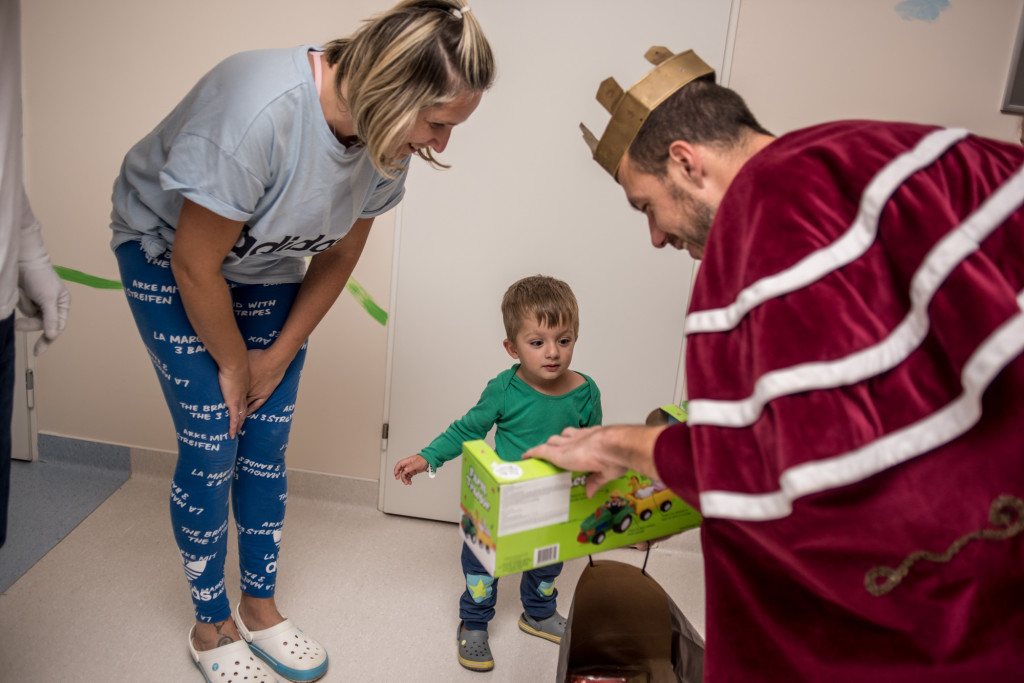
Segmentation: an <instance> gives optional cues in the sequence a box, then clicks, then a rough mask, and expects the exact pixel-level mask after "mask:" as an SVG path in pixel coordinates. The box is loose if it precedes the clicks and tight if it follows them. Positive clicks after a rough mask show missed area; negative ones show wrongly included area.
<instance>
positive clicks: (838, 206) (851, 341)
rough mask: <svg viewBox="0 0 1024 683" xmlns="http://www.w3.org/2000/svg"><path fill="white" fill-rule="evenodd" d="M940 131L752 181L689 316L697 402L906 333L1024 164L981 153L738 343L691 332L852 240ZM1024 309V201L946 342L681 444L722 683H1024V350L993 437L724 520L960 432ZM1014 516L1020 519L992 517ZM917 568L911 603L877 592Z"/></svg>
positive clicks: (942, 325) (809, 148) (990, 241)
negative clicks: (718, 500) (933, 258)
mask: <svg viewBox="0 0 1024 683" xmlns="http://www.w3.org/2000/svg"><path fill="white" fill-rule="evenodd" d="M933 130H935V129H933V128H929V127H924V126H916V125H908V124H887V123H878V122H867V121H850V122H837V123H830V124H825V125H822V126H817V127H814V128H809V129H805V130H801V131H797V132H795V133H791V134H789V135H786V136H783V137H781V138H779V139H778V140H776V141H774V142H773V143H772V144H771V145H769V146H768V147H767V148H766V149H765V150H763V151H762V152H760V153H759V154H758V155H756V156H755V157H754V158H752V159H751V160H750V161H749V162H748V163H747V164H746V165H745V166H744V168H743V170H742V171H741V172H740V174H739V175H738V176H737V177H736V179H735V180H734V182H733V184H732V185H731V187H730V189H729V191H728V193H727V194H726V196H725V198H724V200H723V202H722V205H721V207H720V208H719V211H718V213H717V215H716V218H715V223H714V226H713V228H712V231H711V236H710V239H709V242H708V245H707V249H706V252H705V258H704V261H703V263H702V265H701V268H700V272H699V274H698V278H697V282H696V286H695V290H694V294H693V299H692V303H691V307H690V311H689V313H688V328H687V329H688V337H687V357H686V372H687V388H688V393H689V397H688V398H689V400H690V401H691V405H693V404H694V403H698V404H699V402H700V401H702V400H716V401H738V400H741V399H744V398H747V397H749V396H751V395H752V394H754V392H755V388H756V387H757V384H756V383H757V382H758V380H760V379H763V378H764V377H765V375H766V374H767V373H771V372H775V371H785V370H786V369H787V368H793V367H794V366H799V365H800V364H804V363H809V362H822V363H831V362H835V361H839V360H843V359H849V358H859V356H855V355H854V354H858V353H859V352H861V351H863V350H865V349H869V348H871V347H874V346H876V345H878V344H881V343H882V342H883V341H884V340H886V339H887V338H888V337H889V335H890V334H892V333H893V332H894V330H896V329H897V327H898V326H899V325H900V323H901V321H903V320H904V318H905V317H906V316H907V314H908V311H910V309H911V295H910V292H911V283H912V278H913V277H914V276H915V273H917V272H918V271H919V269H920V267H921V264H922V263H925V262H927V261H928V259H929V255H930V254H932V253H934V250H935V249H936V247H937V245H939V244H940V242H941V241H942V240H943V239H944V238H946V236H947V235H949V234H950V233H951V232H953V231H955V230H956V229H957V228H958V226H960V225H961V224H962V223H963V222H964V220H965V219H966V218H967V217H968V216H969V215H971V214H972V212H974V211H975V210H976V209H977V208H978V207H979V206H980V205H982V204H983V203H984V202H985V201H986V199H987V198H988V197H990V196H991V195H992V194H993V193H994V192H995V191H996V190H997V189H998V188H999V187H1000V186H1002V185H1004V183H1007V181H1008V179H1009V178H1010V177H1011V176H1012V175H1013V174H1014V173H1016V172H1017V171H1018V170H1019V169H1020V168H1021V166H1022V163H1024V150H1021V149H1020V148H1019V147H1017V146H1016V145H1010V144H1006V143H1000V142H995V141H992V140H986V139H983V138H978V137H975V136H970V137H967V138H966V139H964V140H962V141H960V142H958V143H956V144H954V145H953V146H952V147H950V148H949V149H948V151H946V152H945V153H943V154H942V155H941V156H939V158H938V159H937V160H935V161H934V162H932V163H929V164H928V165H927V166H925V167H924V168H922V169H921V170H918V171H916V172H914V173H912V174H911V175H910V176H909V177H908V178H907V179H906V180H905V181H904V182H902V184H900V185H899V187H898V189H896V190H895V192H893V193H892V194H891V196H889V197H888V199H887V200H885V199H883V201H885V204H884V209H883V210H882V211H881V214H880V220H879V221H878V224H877V234H876V236H875V237H874V239H873V241H872V242H871V243H870V246H868V247H866V249H864V250H863V253H862V254H860V255H859V256H858V257H857V258H856V259H855V260H853V261H852V262H850V263H847V264H846V265H842V266H841V267H837V268H835V269H832V270H830V271H828V272H827V273H826V274H824V275H823V276H822V277H820V278H818V279H816V280H815V281H813V282H809V283H806V284H804V285H803V286H800V287H798V288H796V289H795V290H793V291H790V292H788V293H785V294H782V295H781V296H774V297H772V298H769V299H767V300H765V301H763V302H760V303H758V304H757V305H756V306H754V307H752V308H751V309H750V310H749V311H748V312H746V313H745V315H743V316H742V318H741V319H740V320H739V321H738V322H737V323H736V324H735V325H734V326H732V327H730V328H729V329H725V330H722V331H712V332H694V333H690V332H689V329H690V328H689V319H690V317H692V316H693V314H694V313H696V312H701V311H707V310H710V309H717V308H721V307H726V306H729V305H730V304H732V303H733V302H734V301H736V300H737V297H738V296H739V294H740V292H742V291H743V290H744V289H745V288H747V287H749V286H751V285H752V284H754V283H755V282H758V281H761V280H762V279H763V278H766V277H768V276H771V275H774V274H777V273H781V272H783V271H785V270H786V269H789V268H791V267H793V266H794V265H795V264H797V263H799V262H800V261H801V260H802V259H804V258H805V257H807V256H808V255H810V254H812V253H815V252H818V251H819V250H822V249H826V248H828V247H829V246H830V245H833V244H835V243H836V242H837V241H838V240H840V239H841V238H842V237H843V236H844V234H846V233H847V232H848V231H849V230H850V228H851V225H853V224H854V220H855V218H856V216H857V214H858V210H859V209H860V207H861V201H862V196H863V195H864V193H865V188H866V187H867V186H868V185H869V183H871V182H872V180H873V179H874V178H875V177H876V175H877V174H878V173H879V172H880V171H881V170H882V169H883V168H884V167H885V166H886V165H887V164H889V162H890V161H891V160H893V159H894V158H896V157H897V156H899V155H900V154H902V153H904V152H906V151H907V150H909V149H912V148H914V147H915V145H917V144H918V142H919V141H920V140H921V139H922V138H923V137H924V136H926V135H927V134H929V133H931V132H932V131H933ZM1022 290H1024V211H1022V210H1021V209H1020V207H1019V205H1018V206H1017V208H1016V210H1015V211H1013V212H1012V213H1011V214H1010V217H1009V218H1008V219H1006V220H1005V222H1002V223H1001V224H1000V225H999V226H998V227H996V228H995V229H994V230H993V231H992V232H991V233H990V234H988V235H987V236H986V237H985V238H984V239H983V240H981V242H980V245H979V246H978V247H977V249H976V250H974V251H973V252H972V253H970V254H969V255H967V256H966V257H965V258H963V259H962V260H961V261H959V262H958V263H957V264H956V265H955V266H954V267H953V268H952V270H951V271H950V272H949V274H948V276H946V277H944V278H943V279H942V281H941V285H939V286H938V289H937V290H936V291H935V293H934V296H932V297H931V299H930V302H929V303H928V306H927V308H926V311H927V315H926V322H927V324H928V329H927V334H926V335H924V337H923V339H922V340H921V341H920V343H919V344H917V345H916V346H915V347H914V348H913V349H912V350H911V351H909V352H908V353H907V354H906V356H905V357H903V358H901V359H900V360H899V362H898V363H897V364H895V366H894V367H891V368H888V369H885V370H883V371H879V372H872V373H868V376H866V377H865V378H863V379H861V380H859V381H855V382H851V383H848V384H839V385H836V386H827V387H822V388H815V389H813V390H806V391H797V392H794V393H784V394H783V395H780V396H777V397H773V398H771V400H768V401H767V402H766V403H765V404H764V406H763V408H762V409H761V410H760V412H759V413H758V414H757V416H756V419H754V420H753V421H752V423H751V424H747V425H742V426H719V425H715V424H707V423H704V424H700V423H699V422H700V420H697V421H695V422H694V423H693V424H681V425H675V426H673V427H670V428H669V429H667V430H666V431H665V432H664V433H663V434H662V436H661V437H660V438H659V440H658V443H657V445H656V449H655V463H656V466H657V469H658V472H659V474H660V475H661V478H662V479H663V480H664V482H665V483H666V484H667V485H669V486H670V487H671V488H672V489H673V490H674V491H676V493H678V494H679V495H680V496H681V497H682V498H683V499H684V500H687V502H690V503H692V504H694V505H695V506H698V507H701V511H702V512H703V513H704V515H705V521H704V525H703V528H702V538H703V551H704V557H705V567H706V571H705V581H706V585H707V633H706V635H707V638H706V640H707V652H706V660H705V680H706V681H713V682H718V681H787V682H791V681H828V682H829V683H839V682H842V681H851V682H852V681H856V682H858V683H860V682H864V681H868V682H870V683H884V682H886V681H929V683H937V682H940V681H987V680H1024V533H1018V532H1019V531H1020V526H1021V524H1020V522H1021V517H1020V508H1019V507H1015V506H1017V505H1018V503H1020V501H1022V500H1024V357H1022V356H1020V355H1019V352H1011V353H1010V354H1009V355H1008V356H1007V357H1006V358H1005V359H1004V360H1003V361H1000V362H1002V363H1004V366H1000V367H1002V369H1001V371H1000V370H999V369H998V368H996V370H995V371H994V373H997V374H996V376H995V379H994V380H993V381H991V383H990V384H987V386H986V387H984V393H983V394H982V397H983V398H982V400H981V414H980V418H978V419H977V421H976V422H974V423H972V426H969V427H968V428H966V431H964V432H963V433H961V434H958V435H955V436H954V437H951V438H950V439H949V440H947V441H945V442H944V443H941V444H938V445H936V446H935V447H932V448H928V449H926V450H924V451H923V452H921V453H920V454H916V455H914V456H913V457H910V458H908V459H906V460H905V461H902V462H898V463H895V464H893V465H892V466H889V467H885V468H881V469H878V470H877V471H873V472H872V473H871V474H870V475H869V476H865V477H864V478H860V479H856V478H855V479H854V480H843V479H842V476H840V477H839V479H837V480H836V483H835V484H829V483H828V479H827V478H828V476H831V475H830V473H826V474H824V475H823V476H824V477H825V479H823V481H824V482H825V483H821V484H820V485H817V488H815V490H814V491H813V492H812V493H809V494H808V493H798V494H796V495H794V496H793V497H792V500H790V504H791V511H789V510H787V511H786V512H785V513H784V514H781V515H772V514H768V515H765V516H764V517H763V518H756V513H755V514H754V518H751V517H746V518H744V515H742V514H741V515H732V514H731V513H725V514H721V513H720V512H716V511H710V512H709V511H708V510H705V509H703V508H704V507H705V506H707V505H710V503H709V501H710V500H711V498H712V497H713V496H714V495H715V492H726V493H729V494H741V495H743V496H749V495H751V494H755V495H753V497H754V498H756V497H757V496H756V494H768V495H773V494H778V492H779V491H781V490H783V489H785V488H786V486H787V484H784V483H781V482H786V481H787V478H788V477H790V476H792V475H794V473H796V472H799V471H801V469H802V468H801V466H802V465H807V464H813V465H817V464H820V463H829V464H831V463H837V462H839V461H840V460H842V459H843V458H844V456H846V455H848V454H858V453H860V452H862V451H863V450H864V449H870V448H872V447H873V446H878V445H879V444H883V443H884V444H888V443H889V440H890V439H891V438H895V437H900V436H901V435H903V434H905V433H907V432H906V430H912V429H913V428H914V427H915V426H920V425H922V423H923V421H925V420H928V419H929V418H932V419H940V420H941V418H942V416H943V415H945V413H944V412H942V411H944V410H946V409H948V408H949V407H950V406H952V405H953V404H954V403H955V402H956V401H957V400H958V399H959V398H960V397H961V396H962V395H963V394H964V391H965V389H964V382H965V380H964V377H963V375H964V371H965V368H967V367H968V365H969V361H970V359H971V358H972V357H973V356H974V355H976V354H982V355H984V354H987V353H989V352H988V351H987V348H988V347H986V346H984V345H985V344H986V342H988V341H990V340H992V338H993V336H994V334H995V333H996V332H997V331H998V330H999V329H1000V328H1001V326H1003V325H1005V324H1008V323H1009V322H1011V321H1012V320H1014V319H1015V317H1018V318H1019V316H1020V314H1021V310H1020V305H1019V303H1018V297H1019V296H1020V295H1021V292H1022ZM1011 341H1012V340H1011ZM996 355H998V354H996ZM696 412H697V411H696V410H695V414H696ZM934 416H939V417H938V418H935V417H934ZM933 431H935V430H925V433H924V435H923V437H922V438H927V437H928V436H929V434H930V433H932V432H933ZM883 440H884V441H883ZM881 451H882V452H883V453H885V452H886V449H885V448H882V449H881ZM839 471H840V475H841V470H839ZM1001 496H1002V497H1003V498H1000V497H1001ZM997 499H999V501H1001V502H996V501H997ZM1015 501H1016V502H1015ZM994 503H995V508H996V512H997V513H998V512H1002V513H1004V516H1003V517H999V516H998V514H997V515H996V517H994V518H990V512H991V509H992V508H993V504H994ZM715 510H718V508H716V509H715ZM921 551H925V552H929V553H932V555H914V553H919V552H921ZM901 567H903V569H905V571H904V572H903V574H902V575H901V576H898V577H896V578H895V579H890V580H889V581H890V582H895V583H894V585H889V586H888V590H886V591H884V592H881V591H878V590H875V592H872V590H871V589H870V588H869V586H870V585H871V584H872V583H874V584H875V588H876V589H877V587H878V586H879V585H881V584H884V583H886V577H891V576H892V573H893V571H898V570H900V568H901ZM885 568H889V569H888V570H887V569H885ZM890 570H892V571H890ZM876 593H879V594H876Z"/></svg>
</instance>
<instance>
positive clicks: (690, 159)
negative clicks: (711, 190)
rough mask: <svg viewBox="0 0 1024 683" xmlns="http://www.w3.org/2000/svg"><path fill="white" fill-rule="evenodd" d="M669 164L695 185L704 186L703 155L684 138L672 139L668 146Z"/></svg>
mask: <svg viewBox="0 0 1024 683" xmlns="http://www.w3.org/2000/svg"><path fill="white" fill-rule="evenodd" d="M668 158H669V162H670V164H669V165H670V166H673V167H675V169H676V170H677V172H679V173H680V174H681V175H682V176H683V177H685V178H686V179H688V180H689V181H690V182H691V183H693V184H694V185H696V186H697V187H704V172H705V170H706V169H705V168H704V157H703V156H702V155H701V153H700V150H699V149H697V148H696V147H694V146H693V145H691V144H690V143H689V142H687V141H685V140H674V141H673V142H672V144H670V145H669V146H668Z"/></svg>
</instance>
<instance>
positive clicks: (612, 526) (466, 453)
mask: <svg viewBox="0 0 1024 683" xmlns="http://www.w3.org/2000/svg"><path fill="white" fill-rule="evenodd" d="M586 481H587V475H586V474H585V473H580V472H567V471H565V470H562V469H559V468H557V467H555V466H554V465H552V464H550V463H548V462H545V461H543V460H523V461H519V462H508V461H505V460H502V459H501V458H499V457H498V455H497V453H495V452H494V451H493V450H492V449H491V447H490V446H488V445H487V443H485V442H484V441H467V442H466V443H464V444H463V445H462V491H461V504H462V521H461V523H460V524H459V532H460V534H461V535H462V538H463V540H464V541H466V543H467V544H468V545H469V547H470V549H471V550H472V551H473V554H475V555H476V557H477V559H478V560H480V564H482V565H483V566H484V567H485V568H486V569H487V571H488V572H489V573H490V574H491V576H495V577H498V576H505V575H506V574H515V573H517V572H522V571H526V570H528V569H534V568H536V567H542V566H544V565H548V564H554V563H556V562H564V561H566V560H571V559H573V558H576V557H583V556H585V555H591V554H593V553H597V552H600V551H602V550H611V549H612V548H620V547H622V546H626V545H631V544H633V543H639V542H640V541H647V540H651V539H655V538H661V537H662V536H670V535H672V534H676V533H679V532H680V531H685V530H686V529H692V528H693V527H696V526H699V525H700V522H701V516H700V513H698V512H697V511H696V510H694V509H693V508H691V507H690V506H689V505H687V504H686V503H684V502H683V501H682V500H680V499H679V497H678V496H676V495H675V494H673V493H672V492H671V491H669V490H668V489H666V488H664V486H662V485H661V484H660V483H657V482H652V481H651V480H650V479H649V478H647V477H644V476H643V475H640V474H637V473H635V472H633V471H632V470H630V471H628V472H627V473H626V475H625V476H623V477H620V478H619V479H615V480H613V481H610V482H608V483H607V484H605V485H604V486H602V487H601V488H600V489H599V490H598V492H597V493H596V494H594V497H593V498H587V494H586V491H585V484H586Z"/></svg>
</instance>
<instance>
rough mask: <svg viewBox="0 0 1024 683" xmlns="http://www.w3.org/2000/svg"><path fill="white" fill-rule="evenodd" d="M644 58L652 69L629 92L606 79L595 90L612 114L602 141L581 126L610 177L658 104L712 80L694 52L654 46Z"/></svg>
mask: <svg viewBox="0 0 1024 683" xmlns="http://www.w3.org/2000/svg"><path fill="white" fill-rule="evenodd" d="M644 59H646V60H647V61H648V62H650V63H651V64H654V68H653V69H651V70H650V71H649V72H647V75H645V76H644V77H643V78H641V79H640V80H639V81H637V82H636V83H634V84H633V87H631V88H630V89H629V90H627V91H623V90H622V87H621V86H620V85H619V84H618V83H616V82H615V79H614V78H606V79H605V80H604V81H603V82H602V83H601V86H600V87H599V88H598V89H597V101H598V102H600V103H601V106H603V107H604V108H605V109H606V110H608V113H609V114H611V115H612V118H611V120H610V121H608V126H607V127H606V128H605V129H604V135H602V136H601V139H600V140H598V139H597V137H596V136H595V135H594V134H593V133H591V132H590V130H589V129H588V128H587V127H586V126H585V125H583V124H582V123H581V124H580V129H581V130H582V131H583V139H584V140H586V142H587V146H588V147H590V152H591V153H592V154H593V155H594V160H595V161H597V163H599V164H601V167H602V168H604V170H606V171H608V172H609V173H610V174H611V175H612V177H613V178H614V177H615V174H616V172H618V170H619V164H620V163H621V162H622V157H623V156H625V154H626V151H627V150H628V149H629V146H630V145H631V144H633V140H634V139H636V135H637V133H639V132H640V127H641V126H643V125H644V121H646V120H647V117H648V116H650V114H651V112H652V111H654V109H655V108H657V106H658V105H659V104H661V103H662V102H664V101H665V100H666V99H667V98H668V96H669V95H671V94H672V93H674V92H675V91H677V90H679V89H680V88H682V87H683V86H684V85H686V84H687V83H690V82H691V81H695V80H697V79H698V78H704V77H707V76H710V77H711V78H712V79H713V78H714V77H715V70H714V69H712V68H711V67H710V66H708V65H707V64H705V63H704V61H703V60H702V59H701V58H700V57H698V56H697V55H696V54H695V53H694V52H693V50H687V51H686V52H680V53H679V54H677V55H676V54H672V52H671V51H669V49H668V48H667V47H662V46H659V45H656V46H654V47H652V48H651V49H650V50H648V51H647V52H646V54H644Z"/></svg>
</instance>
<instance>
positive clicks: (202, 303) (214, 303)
mask: <svg viewBox="0 0 1024 683" xmlns="http://www.w3.org/2000/svg"><path fill="white" fill-rule="evenodd" d="M242 228H243V224H242V223H241V222H239V221H232V220H229V219H227V218H224V217H223V216H218V215H217V214H215V213H213V212H212V211H210V210H209V209H206V208H203V207H202V206H199V205H198V204H195V203H193V202H191V201H189V200H188V199H185V200H184V202H183V204H182V207H181V215H180V216H179V218H178V228H177V232H176V233H175V237H174V249H173V250H172V252H171V270H172V271H173V272H174V280H175V282H176V283H177V286H178V293H179V294H180V295H181V303H182V305H183V306H184V307H185V313H186V314H187V315H188V319H189V322H190V323H192V328H193V329H194V330H195V331H196V334H197V335H198V336H199V338H200V339H201V340H202V341H203V346H205V347H206V351H207V353H209V354H210V356H211V357H212V358H213V360H214V361H215V362H216V363H217V380H218V382H219V383H220V389H221V393H222V395H223V397H224V405H225V408H226V409H227V411H228V417H229V420H230V421H229V424H228V436H229V437H231V438H232V439H233V438H235V436H236V435H237V434H238V430H239V428H240V427H241V425H242V420H243V418H244V417H245V413H246V404H247V400H246V397H247V395H248V393H249V383H250V378H249V372H250V371H249V359H248V356H247V354H246V348H245V341H244V340H243V339H242V334H241V333H240V332H239V331H238V323H236V322H235V315H234V312H233V310H234V309H233V306H232V303H231V293H230V291H228V285H227V282H225V281H224V276H223V275H222V274H221V270H220V268H221V264H222V263H223V262H224V257H225V256H226V255H227V254H228V252H229V251H231V248H232V247H233V246H234V244H235V242H237V241H238V236H239V235H240V234H241V233H242Z"/></svg>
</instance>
